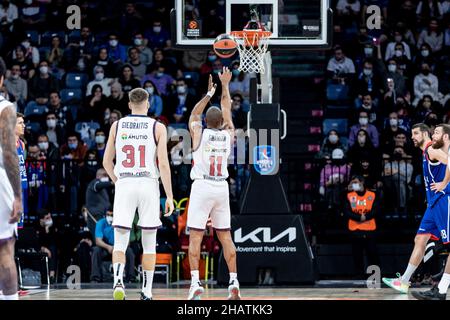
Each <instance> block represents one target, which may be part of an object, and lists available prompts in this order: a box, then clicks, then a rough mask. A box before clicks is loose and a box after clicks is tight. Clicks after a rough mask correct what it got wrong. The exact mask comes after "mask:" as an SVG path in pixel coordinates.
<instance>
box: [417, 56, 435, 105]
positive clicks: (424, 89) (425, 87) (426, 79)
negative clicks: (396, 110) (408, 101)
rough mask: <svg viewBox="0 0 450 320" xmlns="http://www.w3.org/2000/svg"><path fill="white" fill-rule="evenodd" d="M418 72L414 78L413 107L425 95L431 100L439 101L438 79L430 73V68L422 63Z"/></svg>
mask: <svg viewBox="0 0 450 320" xmlns="http://www.w3.org/2000/svg"><path fill="white" fill-rule="evenodd" d="M420 70H421V71H420V73H419V74H418V75H417V76H416V77H415V78H414V96H415V99H414V101H413V106H414V107H416V106H417V104H418V103H419V100H420V99H422V98H423V97H424V96H425V95H430V96H431V97H432V98H433V100H439V91H438V90H439V80H438V78H437V77H436V76H435V75H434V74H432V73H431V69H430V66H429V65H428V64H427V63H422V65H421V69H420Z"/></svg>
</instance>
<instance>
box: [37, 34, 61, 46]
mask: <svg viewBox="0 0 450 320" xmlns="http://www.w3.org/2000/svg"><path fill="white" fill-rule="evenodd" d="M55 36H58V37H59V40H60V41H61V44H60V47H61V48H64V47H65V45H66V34H65V33H64V32H63V31H58V32H52V31H46V32H44V33H43V34H42V35H41V46H47V47H51V45H52V38H53V37H55Z"/></svg>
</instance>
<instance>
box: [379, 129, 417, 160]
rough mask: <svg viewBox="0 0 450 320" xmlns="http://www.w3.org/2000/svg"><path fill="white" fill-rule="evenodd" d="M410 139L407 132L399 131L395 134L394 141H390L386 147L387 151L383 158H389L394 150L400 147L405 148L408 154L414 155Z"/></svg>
mask: <svg viewBox="0 0 450 320" xmlns="http://www.w3.org/2000/svg"><path fill="white" fill-rule="evenodd" d="M408 142H409V141H408V137H407V133H406V132H402V131H399V132H397V133H395V134H394V136H393V137H392V139H391V140H390V141H388V144H387V145H386V147H385V149H384V150H383V158H385V159H386V158H389V157H391V156H392V154H393V150H394V149H395V148H396V147H398V146H400V147H403V149H404V151H405V152H406V153H412V152H413V151H412V150H411V148H410V145H409V144H408Z"/></svg>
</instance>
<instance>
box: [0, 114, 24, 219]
mask: <svg viewBox="0 0 450 320" xmlns="http://www.w3.org/2000/svg"><path fill="white" fill-rule="evenodd" d="M15 127H16V112H15V111H14V110H13V108H12V107H6V108H4V109H3V111H2V113H1V115H0V139H1V145H2V149H3V165H4V167H5V171H6V175H7V176H8V180H9V182H10V183H11V186H12V189H13V193H14V202H13V211H12V212H11V218H10V220H9V223H15V222H18V221H19V220H20V217H21V215H22V211H23V208H22V185H21V181H20V174H19V157H18V156H17V150H16V140H15V134H14V132H15Z"/></svg>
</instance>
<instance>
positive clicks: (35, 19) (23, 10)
mask: <svg viewBox="0 0 450 320" xmlns="http://www.w3.org/2000/svg"><path fill="white" fill-rule="evenodd" d="M44 14H45V8H44V7H43V6H40V3H39V1H36V0H25V2H24V4H23V5H22V6H21V7H20V14H19V17H20V20H21V22H22V25H23V27H24V29H25V30H36V29H38V30H39V29H40V28H41V25H42V23H43V22H44V18H45V16H44Z"/></svg>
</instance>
